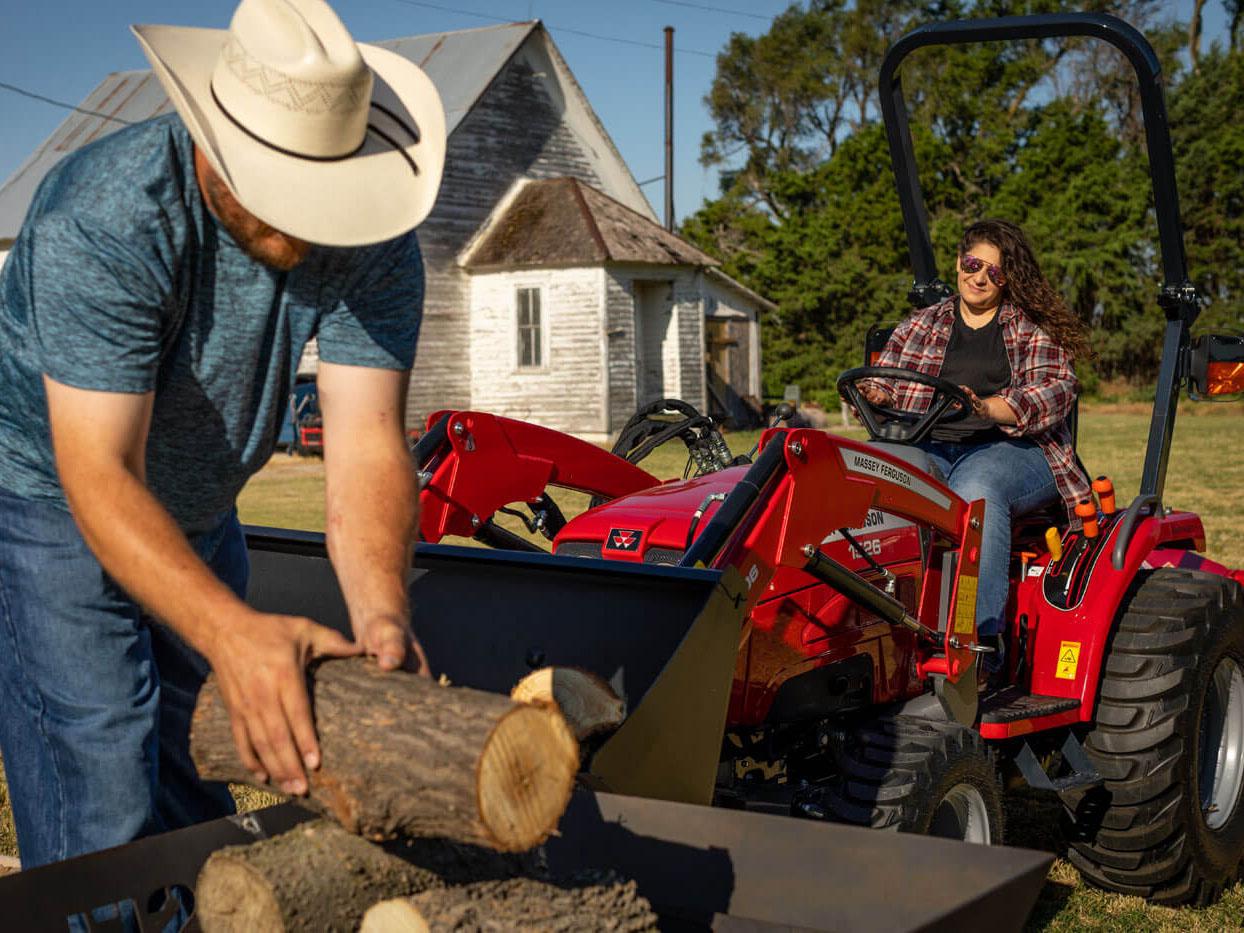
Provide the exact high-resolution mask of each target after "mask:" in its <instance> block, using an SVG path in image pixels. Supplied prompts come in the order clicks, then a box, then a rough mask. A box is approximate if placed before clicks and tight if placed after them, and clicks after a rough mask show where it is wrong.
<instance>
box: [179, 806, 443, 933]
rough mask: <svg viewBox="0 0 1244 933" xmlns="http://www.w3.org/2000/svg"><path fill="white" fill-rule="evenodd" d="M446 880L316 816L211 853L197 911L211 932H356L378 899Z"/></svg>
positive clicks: (198, 890)
mask: <svg viewBox="0 0 1244 933" xmlns="http://www.w3.org/2000/svg"><path fill="white" fill-rule="evenodd" d="M443 884H444V882H443V881H442V880H441V879H440V878H439V877H438V876H437V875H435V874H433V873H432V872H430V871H428V870H427V869H423V868H417V867H415V866H414V865H410V864H408V863H407V862H405V861H403V860H402V859H399V858H396V857H394V856H392V855H389V854H387V853H386V852H385V851H384V850H383V849H382V848H380V846H377V845H374V844H373V843H370V842H368V841H367V840H365V839H360V838H359V837H358V836H355V835H352V834H350V833H348V832H346V831H345V830H344V829H342V828H341V827H340V826H337V825H336V824H335V823H330V822H327V821H326V820H316V821H315V822H313V823H305V824H303V825H302V826H297V827H295V828H294V829H292V830H290V831H289V832H288V833H284V834H283V835H280V836H276V837H274V838H272V839H265V840H263V841H262V842H256V843H254V844H252V845H245V846H230V847H229V848H226V849H221V850H219V851H218V852H214V853H212V855H211V857H209V858H208V860H207V862H206V863H205V864H204V866H203V868H202V869H201V870H200V871H199V879H198V881H197V883H196V884H195V904H196V907H195V915H196V916H197V918H198V921H199V925H200V926H201V928H202V929H203V931H204V933H287V931H288V933H303V931H306V933H318V931H337V930H340V931H343V933H352V931H354V930H356V929H358V924H359V919H360V918H361V917H362V916H363V913H364V912H365V911H366V910H367V908H368V907H370V906H371V905H372V904H374V903H375V902H376V901H377V900H378V899H381V898H392V897H400V896H404V895H409V894H414V893H416V892H419V891H423V890H426V889H429V888H433V887H440V886H443Z"/></svg>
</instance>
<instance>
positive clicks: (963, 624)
mask: <svg viewBox="0 0 1244 933" xmlns="http://www.w3.org/2000/svg"><path fill="white" fill-rule="evenodd" d="M869 509H880V510H882V511H884V512H888V513H891V514H893V515H897V516H900V517H902V518H907V519H910V520H912V521H914V522H916V523H918V524H920V525H921V526H923V527H925V528H928V529H930V530H931V531H933V532H935V533H936V534H938V535H939V536H940V537H941V538H943V539H944V540H945V542H946V544H947V546H948V547H949V548H950V549H951V550H953V551H957V552H958V560H957V561H955V562H954V571H953V573H954V579H953V580H952V581H951V594H950V595H951V600H950V603H949V606H951V607H953V611H952V612H951V614H950V617H949V618H948V619H946V620H945V625H944V631H939V629H941V628H943V626H942V625H941V622H942V621H943V620H940V619H938V618H937V617H936V608H935V606H936V601H935V600H930V599H927V598H922V599H921V601H920V603H921V606H922V607H925V608H924V609H923V612H922V614H923V615H924V616H925V617H924V618H920V619H914V620H913V619H912V618H911V617H910V616H909V615H906V613H902V616H905V617H900V614H899V607H897V604H896V602H895V601H894V600H893V599H892V598H889V597H887V596H885V594H882V593H881V592H880V591H879V590H876V589H875V588H874V587H872V586H871V585H870V584H867V583H866V582H865V581H863V579H862V578H860V577H858V576H857V575H855V574H851V573H850V572H849V571H847V570H846V568H843V567H841V565H837V564H835V562H833V561H829V560H828V559H827V558H825V557H824V555H822V554H821V553H820V546H821V544H822V543H824V541H825V539H826V538H827V537H828V536H829V535H830V534H832V533H833V532H834V531H837V530H838V529H840V528H852V527H859V526H860V525H862V524H863V523H864V520H865V517H866V516H867V514H868V511H869ZM983 517H984V503H983V502H981V501H977V502H972V503H968V502H965V501H963V500H962V499H960V498H959V497H958V496H957V495H955V494H954V493H953V492H951V491H950V490H949V489H948V488H946V487H945V486H944V485H942V484H941V483H939V482H938V481H937V480H935V479H934V478H933V477H931V476H929V475H928V474H926V473H924V472H922V471H920V470H918V469H915V468H913V467H912V466H911V464H909V463H906V462H903V461H901V460H896V459H892V458H891V457H889V456H887V455H886V454H885V453H884V452H882V451H879V450H877V449H876V448H874V447H871V446H869V445H866V444H860V443H856V442H854V441H850V440H846V439H845V438H841V437H837V436H835V435H830V434H825V433H823V432H820V431H811V430H802V429H801V430H789V429H782V428H779V429H774V430H771V431H769V432H767V433H766V434H765V435H764V437H763V438H762V444H761V449H760V454H759V456H758V457H757V459H756V462H755V464H753V466H752V469H751V470H750V471H749V472H748V474H747V476H746V478H745V479H744V480H743V482H741V483H740V484H739V485H738V487H736V489H735V491H734V492H733V493H731V495H730V497H728V498H727V499H726V501H725V502H723V503H722V505H721V508H720V509H718V511H717V512H716V514H715V515H714V516H713V519H712V521H710V522H709V523H708V526H707V527H706V528H705V529H704V531H703V533H702V534H701V535H700V537H699V538H697V539H696V541H695V543H694V544H693V545H692V547H691V548H690V549H689V550H688V551H687V554H686V556H685V557H684V558H683V564H684V565H688V566H696V565H703V566H708V567H712V568H715V569H721V570H724V569H726V568H730V567H733V568H735V569H737V570H738V572H739V575H740V577H741V578H742V579H743V580H744V581H745V583H746V587H747V590H746V593H741V594H738V596H737V598H738V599H740V600H741V601H743V602H744V603H745V605H746V607H747V611H748V612H750V611H751V609H752V608H754V606H755V605H756V603H757V602H758V601H759V600H760V598H761V596H762V595H763V594H764V592H765V590H766V588H767V587H768V584H769V581H770V580H771V579H772V577H773V574H774V573H775V572H776V570H777V568H778V567H792V568H796V569H799V570H804V571H806V572H808V573H810V574H811V575H813V576H816V577H818V578H819V579H822V580H823V581H824V582H827V583H829V584H830V585H831V586H834V588H835V589H838V590H839V591H840V592H842V593H843V594H844V595H846V596H847V597H848V598H850V599H852V600H854V601H856V602H864V603H865V604H866V606H867V608H870V609H872V610H874V611H876V612H877V613H878V614H879V615H881V616H882V617H883V618H886V620H887V621H890V622H892V623H894V624H903V625H905V626H907V627H908V628H915V626H914V625H913V624H912V623H913V622H915V623H918V624H919V626H921V627H922V629H923V631H920V632H919V634H921V635H922V637H923V641H924V642H925V645H926V647H927V646H928V645H930V644H933V643H936V644H937V645H938V654H939V656H932V653H929V656H927V657H925V658H923V659H922V660H921V666H922V672H923V673H927V674H944V675H945V676H946V677H947V678H948V679H949V680H950V681H951V683H955V682H957V681H958V679H959V678H960V676H962V675H963V674H964V673H965V672H966V671H967V670H968V669H969V668H970V667H971V664H972V660H973V654H972V651H971V646H974V645H975V644H976V619H975V615H976V590H977V579H978V576H979V573H980V565H979V558H980V533H981V527H982V524H983ZM831 565H832V569H831ZM827 571H829V573H832V574H838V579H836V580H835V579H831V578H830V576H829V575H827ZM844 572H845V573H847V574H848V575H849V577H851V578H853V579H851V580H846V579H845V578H842V577H841V574H842V573H844ZM844 583H846V584H847V585H844ZM927 588H928V585H927V583H926V589H927ZM861 597H863V598H862V599H861ZM943 651H944V656H940V652H943Z"/></svg>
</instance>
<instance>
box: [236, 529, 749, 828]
mask: <svg viewBox="0 0 1244 933" xmlns="http://www.w3.org/2000/svg"><path fill="white" fill-rule="evenodd" d="M247 538H248V545H249V550H250V557H251V584H250V593H249V596H248V599H249V601H250V603H251V604H252V605H253V606H254V607H255V608H257V609H261V610H263V611H265V612H283V613H290V614H294V615H305V616H307V617H309V618H312V619H315V620H316V621H318V622H321V623H323V624H325V625H329V626H332V627H334V628H336V629H338V630H340V631H342V632H345V633H347V634H349V621H348V617H347V613H346V609H345V603H344V601H343V599H342V597H341V592H340V590H339V588H338V586H337V580H336V577H335V575H334V574H333V571H332V568H331V566H330V565H329V563H328V560H327V557H326V552H325V549H324V542H323V537H322V536H320V535H312V534H306V533H298V532H288V531H273V530H270V529H254V528H252V529H248V532H247ZM740 583H741V581H738V580H737V578H736V575H735V574H734V572H733V571H729V572H728V573H727V574H726V575H725V576H723V574H722V573H721V572H719V571H711V570H696V569H690V568H679V567H664V566H654V565H635V564H623V563H620V562H613V561H604V560H595V559H590V558H579V557H555V556H553V555H549V554H533V553H519V552H514V551H491V550H486V549H484V548H472V547H452V546H448V545H421V546H420V547H419V549H418V553H417V555H416V557H415V567H414V569H413V570H412V571H411V584H410V596H411V605H412V607H413V614H414V628H415V632H416V634H417V635H418V637H419V640H420V642H421V643H422V645H423V647H424V650H425V651H426V652H427V655H428V659H429V662H430V663H431V665H432V670H433V673H434V675H440V674H444V675H445V676H446V677H448V678H449V680H450V682H451V683H454V684H456V685H459V686H466V687H476V688H478V689H482V690H491V691H494V692H499V693H509V691H510V689H511V688H512V687H513V686H514V685H515V684H516V683H517V682H518V681H519V680H520V679H521V678H522V677H523V676H524V675H526V674H527V673H529V672H530V671H531V670H532V669H534V668H538V667H544V666H547V665H558V666H569V667H578V668H583V669H585V670H588V671H591V672H593V673H595V674H597V675H598V676H600V677H601V678H602V679H604V680H606V681H608V682H610V683H611V684H613V685H614V687H615V689H617V690H618V692H619V693H620V695H621V696H622V697H623V699H624V700H625V701H626V707H627V713H628V715H627V718H626V721H625V722H624V723H623V724H622V726H621V727H620V728H619V729H618V730H617V732H615V733H614V734H613V736H611V737H610V738H609V739H608V741H607V742H605V744H604V745H603V746H602V747H601V748H600V749H599V750H598V751H597V752H596V754H595V755H594V756H593V758H592V761H591V764H590V774H591V775H592V778H593V783H594V785H595V786H598V787H600V788H602V789H606V790H610V791H615V792H617V793H624V794H636V795H640V796H647V797H659V798H661V799H665V800H679V801H684V802H688V803H705V804H706V803H708V802H709V801H710V799H711V797H712V790H713V783H714V777H715V774H716V768H717V761H718V758H719V756H720V754H721V738H722V733H723V731H724V728H725V720H726V708H727V705H728V703H729V693H730V683H731V679H732V675H733V671H734V665H735V658H736V655H737V652H738V644H739V634H740V631H741V627H742V612H741V608H740V607H741V605H742V600H741V599H738V598H735V596H734V595H732V594H738V593H740V592H742V590H743V587H742V586H741V585H739V584H740Z"/></svg>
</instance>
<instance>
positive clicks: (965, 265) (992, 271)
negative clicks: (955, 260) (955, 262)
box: [959, 253, 1006, 288]
mask: <svg viewBox="0 0 1244 933" xmlns="http://www.w3.org/2000/svg"><path fill="white" fill-rule="evenodd" d="M959 268H960V269H962V270H963V271H964V272H966V273H967V274H968V275H976V273H978V272H980V271H981V269H984V270H985V275H987V276H988V277H989V281H991V282H993V284H994V285H996V286H998V288H1001V287H1002V286H1004V285H1005V284H1006V275H1005V274H1003V272H1002V268H1001V267H1000V266H995V265H994V264H993V263H991V262H985V260H983V259H977V258H976V257H975V256H973V255H972V254H971V253H963V254H962V255H960V256H959Z"/></svg>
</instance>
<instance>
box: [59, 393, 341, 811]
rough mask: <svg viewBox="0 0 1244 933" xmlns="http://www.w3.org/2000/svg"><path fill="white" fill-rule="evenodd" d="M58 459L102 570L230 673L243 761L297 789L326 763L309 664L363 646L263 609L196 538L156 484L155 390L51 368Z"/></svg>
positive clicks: (220, 673)
mask: <svg viewBox="0 0 1244 933" xmlns="http://www.w3.org/2000/svg"><path fill="white" fill-rule="evenodd" d="M44 385H45V387H46V390H47V399H48V415H49V420H50V423H51V429H52V442H53V447H54V449H55V453H56V467H57V471H58V472H59V474H60V479H61V486H62V488H63V489H64V490H65V497H66V499H67V500H68V502H69V508H70V510H71V511H72V512H73V516H74V519H75V521H76V522H77V524H78V527H79V529H80V530H81V531H82V535H83V537H84V538H85V540H86V542H87V544H88V545H89V546H90V548H91V550H92V552H94V554H95V556H96V558H97V559H98V560H99V562H100V563H101V564H102V565H103V567H104V569H105V570H107V571H108V573H109V574H110V575H111V576H112V577H113V578H114V579H115V580H116V581H117V582H118V583H119V584H120V585H121V586H122V587H123V588H124V589H125V590H126V592H128V593H129V594H130V595H131V596H132V597H133V598H134V599H135V600H136V601H138V602H139V603H140V604H142V605H143V606H144V607H145V608H146V609H147V610H148V611H149V612H150V613H151V614H152V615H154V616H155V617H156V618H158V619H160V620H161V621H162V622H164V623H165V624H167V625H168V626H170V627H171V628H172V629H173V630H174V631H176V632H177V633H178V634H179V635H180V636H181V637H182V638H184V639H185V640H186V641H187V642H189V643H190V644H191V645H193V646H194V647H195V648H196V649H198V650H199V651H200V652H202V653H203V655H204V656H205V657H206V658H207V660H208V662H209V663H210V664H211V665H212V669H213V670H214V671H215V672H216V675H217V677H218V678H219V680H220V687H221V693H222V695H223V697H224V700H225V704H226V706H228V708H229V711H230V716H231V719H232V724H233V734H234V740H235V743H236V745H237V749H238V754H239V755H240V757H241V759H242V762H243V763H244V764H245V765H246V766H247V768H249V769H250V770H251V771H252V772H254V773H255V774H256V776H257V777H258V778H259V779H260V780H261V781H263V780H267V779H268V778H269V777H271V779H272V781H273V782H274V783H276V784H278V785H280V786H281V787H283V788H284V789H285V790H286V791H287V792H288V793H295V794H297V793H303V792H305V790H306V778H305V772H304V770H303V769H304V765H305V766H306V767H307V768H315V767H318V765H319V744H318V742H317V740H316V736H315V728H314V726H313V724H312V719H311V710H310V704H309V701H308V698H307V694H306V686H305V681H304V674H303V671H304V669H305V667H306V663H307V661H308V660H310V659H311V658H312V657H318V656H325V655H350V654H356V653H358V652H357V649H356V648H355V647H354V646H352V645H351V644H350V643H349V642H348V641H346V639H344V638H343V637H341V636H340V635H339V634H338V633H336V632H334V631H332V630H331V629H328V628H325V627H323V626H319V625H316V624H315V623H314V622H312V621H311V620H310V619H303V618H297V617H293V616H278V615H268V614H264V613H258V612H256V611H254V610H253V609H251V608H250V607H248V606H247V605H246V604H245V603H243V602H242V601H241V600H239V599H238V598H237V597H236V596H235V595H234V594H233V592H232V591H231V590H230V589H229V588H228V587H227V586H225V584H223V583H222V582H221V581H220V580H218V579H217V578H216V576H215V575H214V574H213V573H212V571H211V570H210V569H209V568H208V567H207V565H206V564H204V563H203V561H201V560H200V559H199V557H198V555H197V554H195V553H194V551H193V549H192V548H191V547H190V543H189V542H188V541H187V540H186V537H185V535H183V534H182V532H181V530H180V529H179V528H178V527H177V524H176V523H175V522H174V521H173V518H172V516H170V515H169V514H168V512H167V511H166V510H165V509H164V507H163V506H162V505H160V503H159V502H158V501H157V500H156V498H155V497H154V496H153V495H152V494H151V492H150V491H149V490H148V489H147V487H146V485H145V482H144V479H145V462H144V457H145V451H146V444H147V432H148V429H149V426H150V423H151V410H152V404H153V396H152V395H151V393H147V394H143V395H137V394H124V393H115V392H97V391H90V390H86V389H77V388H72V387H70V386H66V385H63V384H61V383H58V382H56V381H55V380H52V379H50V378H47V377H44Z"/></svg>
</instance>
